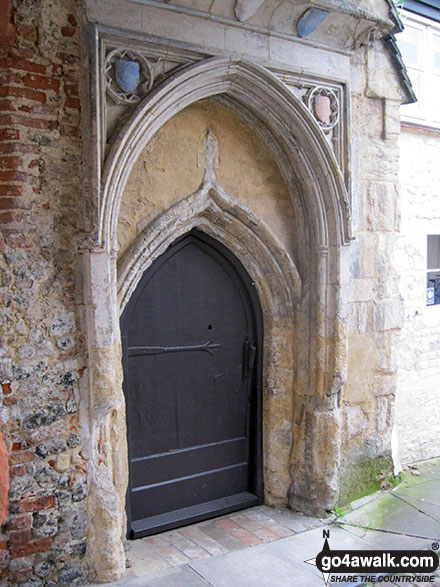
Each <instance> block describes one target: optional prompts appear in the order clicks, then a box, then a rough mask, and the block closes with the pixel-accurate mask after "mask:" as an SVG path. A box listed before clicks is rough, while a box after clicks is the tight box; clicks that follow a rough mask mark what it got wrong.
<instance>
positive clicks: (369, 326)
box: [339, 44, 403, 502]
mask: <svg viewBox="0 0 440 587" xmlns="http://www.w3.org/2000/svg"><path fill="white" fill-rule="evenodd" d="M352 64H353V76H352V94H351V123H352V127H351V157H352V159H351V163H352V173H353V191H352V213H353V236H354V240H353V242H352V243H351V245H350V271H349V273H350V281H349V285H348V287H347V294H346V299H347V301H348V307H347V321H346V326H347V337H348V367H347V385H346V387H345V392H344V394H343V420H344V422H343V432H342V438H343V444H342V450H341V453H342V456H341V480H340V490H339V495H340V501H341V502H344V501H347V500H349V499H353V498H355V497H357V496H360V495H362V494H365V493H367V492H368V491H372V490H374V489H378V488H379V487H380V485H381V482H385V479H386V478H387V477H389V473H390V462H391V453H390V447H391V434H392V428H393V422H394V399H395V384H396V374H397V363H396V357H395V343H396V340H397V336H398V333H399V329H400V328H401V327H402V325H403V303H402V299H401V296H400V293H399V289H398V284H397V278H398V272H397V270H396V267H395V244H396V239H397V234H398V230H399V224H400V207H399V197H398V162H399V143H398V139H399V131H400V126H399V104H400V95H399V93H398V92H397V91H396V87H397V84H394V85H393V84H392V83H390V80H392V79H393V76H394V75H395V73H394V72H393V68H392V65H391V62H390V61H389V58H388V56H387V55H386V54H385V53H384V52H380V44H379V46H378V47H370V48H368V49H363V50H360V51H358V52H357V53H356V55H355V56H354V58H353V59H352Z"/></svg>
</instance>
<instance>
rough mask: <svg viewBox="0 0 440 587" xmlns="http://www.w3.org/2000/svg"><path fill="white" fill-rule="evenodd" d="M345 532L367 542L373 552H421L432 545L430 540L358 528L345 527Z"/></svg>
mask: <svg viewBox="0 0 440 587" xmlns="http://www.w3.org/2000/svg"><path fill="white" fill-rule="evenodd" d="M344 530H346V531H347V532H350V534H353V535H354V536H358V537H359V538H362V540H365V542H366V543H368V544H369V545H370V547H369V548H370V549H371V550H375V549H379V550H420V549H423V548H427V547H429V546H431V544H432V540H431V539H430V538H414V537H413V536H404V535H402V534H394V533H391V532H383V531H380V530H367V529H366V528H359V527H357V526H349V525H344Z"/></svg>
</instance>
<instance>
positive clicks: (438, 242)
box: [426, 234, 440, 306]
mask: <svg viewBox="0 0 440 587" xmlns="http://www.w3.org/2000/svg"><path fill="white" fill-rule="evenodd" d="M426 258H427V264H426V305H427V306H434V305H437V304H440V234H428V239H427V255H426Z"/></svg>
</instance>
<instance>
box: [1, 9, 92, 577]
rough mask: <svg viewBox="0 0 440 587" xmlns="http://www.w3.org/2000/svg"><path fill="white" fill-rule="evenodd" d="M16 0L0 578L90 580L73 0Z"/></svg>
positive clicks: (4, 260) (4, 254)
mask: <svg viewBox="0 0 440 587" xmlns="http://www.w3.org/2000/svg"><path fill="white" fill-rule="evenodd" d="M11 5H12V3H11ZM3 6H4V3H3V4H2V6H1V7H0V9H1V10H2V9H3ZM13 8H14V10H13V13H12V18H13V27H12V32H13V34H12V35H10V37H9V39H8V44H6V45H2V46H0V229H1V237H0V274H1V283H0V299H1V308H2V310H1V323H0V328H1V335H0V339H1V343H0V383H1V395H0V404H1V407H0V418H1V422H2V430H3V433H4V436H5V442H6V446H7V449H8V453H9V472H10V492H9V517H8V519H7V521H6V522H5V523H4V524H3V525H2V527H1V534H0V582H7V581H9V582H10V583H11V584H20V583H24V582H26V581H33V582H32V583H28V584H32V585H42V584H47V582H55V583H59V584H62V585H75V584H83V583H84V582H85V580H84V572H83V566H84V565H83V561H84V556H85V552H86V540H85V529H84V528H85V517H86V516H85V503H86V495H87V483H86V475H85V461H84V458H83V456H82V453H81V440H80V432H79V415H78V405H79V386H80V381H81V377H82V375H83V366H84V364H85V363H84V354H83V348H82V338H81V333H80V332H79V331H78V328H77V318H78V306H79V302H78V299H77V297H76V293H75V271H74V266H75V249H76V244H75V242H76V241H75V238H76V235H77V233H78V230H79V223H80V213H81V207H80V205H79V201H78V195H79V193H80V189H81V181H82V172H81V142H80V136H81V130H80V111H79V108H80V102H79V97H78V95H79V93H78V80H79V75H78V74H79V36H80V35H79V34H78V26H77V22H78V15H77V12H76V11H77V2H75V1H74V0H54V1H52V0H50V1H45V2H40V1H35V2H34V1H29V0H17V1H16V2H14V4H13ZM2 584H3V583H2ZM52 584H53V583H52Z"/></svg>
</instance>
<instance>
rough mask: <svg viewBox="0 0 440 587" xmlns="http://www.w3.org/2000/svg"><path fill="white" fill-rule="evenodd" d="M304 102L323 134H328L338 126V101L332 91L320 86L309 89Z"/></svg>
mask: <svg viewBox="0 0 440 587" xmlns="http://www.w3.org/2000/svg"><path fill="white" fill-rule="evenodd" d="M305 102H306V105H307V108H308V109H309V110H310V112H311V113H312V114H313V116H314V117H315V120H316V122H317V123H318V124H319V126H320V127H321V128H322V130H323V131H324V132H329V131H330V130H332V129H333V128H334V127H335V126H336V125H337V124H338V122H339V100H338V97H337V96H336V94H335V92H334V91H333V90H331V89H330V88H325V87H322V86H321V87H320V86H316V87H314V88H311V89H310V90H309V91H308V92H307V94H306V97H305Z"/></svg>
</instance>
